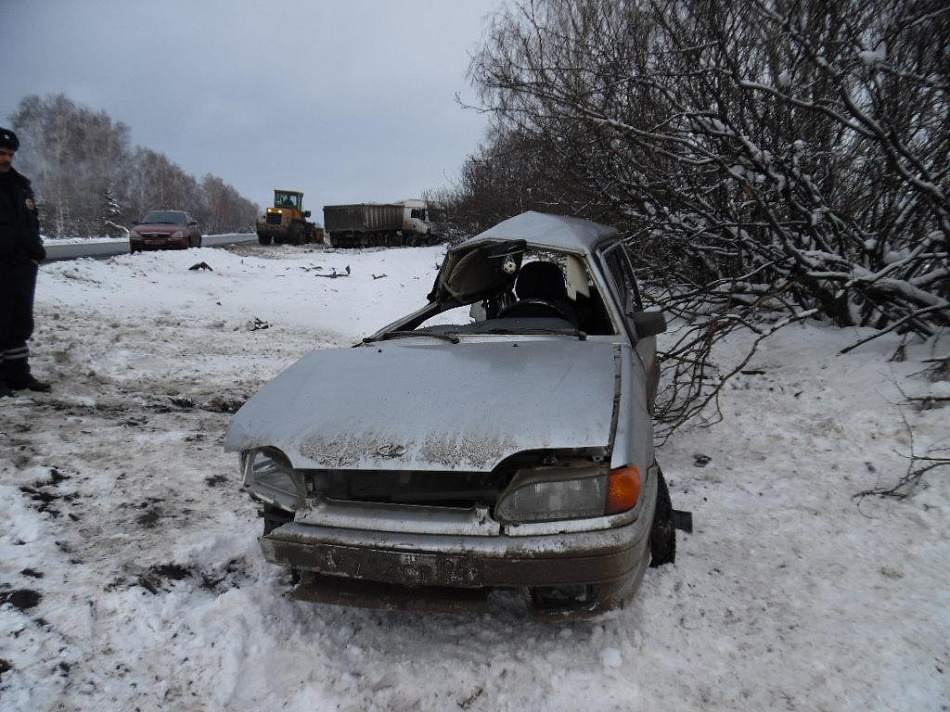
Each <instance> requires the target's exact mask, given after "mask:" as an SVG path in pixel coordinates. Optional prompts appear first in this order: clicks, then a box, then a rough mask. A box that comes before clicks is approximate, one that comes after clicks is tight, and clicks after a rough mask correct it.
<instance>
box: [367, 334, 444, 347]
mask: <svg viewBox="0 0 950 712" xmlns="http://www.w3.org/2000/svg"><path fill="white" fill-rule="evenodd" d="M410 336H431V337H432V338H433V339H442V340H443V341H451V342H452V343H453V344H457V343H458V342H459V337H457V336H455V335H454V334H445V333H442V332H438V331H387V332H386V333H384V334H380V335H379V336H376V337H373V336H367V337H366V338H365V339H363V343H364V344H370V343H372V342H374V341H386V340H387V339H402V338H405V337H410Z"/></svg>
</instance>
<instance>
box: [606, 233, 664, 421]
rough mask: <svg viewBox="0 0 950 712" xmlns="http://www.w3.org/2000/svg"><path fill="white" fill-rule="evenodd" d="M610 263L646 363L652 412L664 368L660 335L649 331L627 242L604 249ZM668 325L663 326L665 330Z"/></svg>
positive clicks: (619, 297)
mask: <svg viewBox="0 0 950 712" xmlns="http://www.w3.org/2000/svg"><path fill="white" fill-rule="evenodd" d="M600 257H601V259H602V260H603V263H604V266H605V267H606V270H605V271H606V276H607V279H608V281H609V282H610V288H611V290H612V291H613V294H614V298H615V300H616V302H617V304H618V305H619V306H620V307H621V311H622V314H623V319H624V323H625V326H626V328H627V333H628V335H629V336H630V340H631V342H633V346H634V349H635V350H636V352H637V355H638V356H639V357H640V361H641V363H642V364H643V370H644V373H645V374H646V378H647V403H648V407H649V409H650V412H651V413H652V412H653V404H654V401H655V399H656V392H657V388H658V387H659V382H660V368H659V364H658V363H657V357H656V335H655V331H654V333H652V334H649V333H645V331H646V330H645V328H644V323H643V322H644V316H643V315H644V314H645V312H644V311H643V301H642V300H641V298H640V290H639V288H638V286H637V280H636V277H635V276H634V272H633V263H632V261H631V259H630V255H629V254H628V253H627V249H626V246H625V245H624V244H623V242H621V241H617V242H615V243H613V244H612V245H610V246H608V247H606V248H605V249H604V250H603V251H601V253H600ZM662 330H664V329H660V331H662Z"/></svg>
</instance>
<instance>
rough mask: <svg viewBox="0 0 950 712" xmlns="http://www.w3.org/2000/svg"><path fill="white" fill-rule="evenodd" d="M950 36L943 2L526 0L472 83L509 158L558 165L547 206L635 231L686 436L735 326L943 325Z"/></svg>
mask: <svg viewBox="0 0 950 712" xmlns="http://www.w3.org/2000/svg"><path fill="white" fill-rule="evenodd" d="M948 43H950V7H948V6H947V5H946V3H945V2H940V1H939V0H860V1H858V0H842V1H841V2H834V3H832V2H826V1H824V0H728V1H726V0H702V1H700V0H642V1H640V2H637V1H635V0H631V1H628V2H614V1H613V0H524V1H523V2H521V3H520V4H518V5H516V6H514V7H511V8H509V9H508V10H506V11H503V12H502V13H501V14H499V15H498V16H496V18H495V20H494V23H493V25H492V28H491V30H490V32H489V34H488V39H487V41H486V44H485V46H484V47H483V49H482V50H481V52H480V53H479V54H478V55H476V57H475V58H474V60H473V63H472V67H471V74H472V78H473V81H474V83H475V84H476V86H477V87H478V88H479V90H480V92H481V99H482V102H483V104H484V107H485V108H487V109H488V110H490V111H492V112H493V114H494V116H495V121H496V125H497V128H496V131H497V134H496V135H497V136H501V137H510V136H518V137H520V143H519V144H517V145H521V146H525V147H527V153H526V154H525V155H524V156H521V157H519V158H518V159H517V160H518V161H520V162H522V163H524V162H527V163H528V164H529V165H533V166H539V165H540V166H546V167H548V168H549V169H550V167H556V168H557V169H559V171H560V172H559V175H558V176H557V178H558V180H557V181H554V182H552V181H550V180H538V181H537V183H538V186H537V187H538V188H539V191H538V193H540V194H535V195H534V196H533V199H534V200H535V201H536V203H538V204H548V205H550V206H551V209H552V210H559V211H563V212H570V213H572V214H577V215H582V216H585V217H590V218H593V219H600V220H603V221H608V222H611V223H612V224H617V225H621V226H622V227H624V229H626V230H628V231H629V235H630V244H631V246H632V247H633V249H634V251H635V253H636V254H637V256H638V259H639V264H640V266H641V274H642V277H643V279H644V281H645V282H646V284H647V286H648V289H647V290H646V291H647V293H648V294H650V295H651V296H652V298H653V300H654V301H655V303H656V304H657V305H658V306H660V307H661V308H662V309H663V310H664V311H666V312H667V313H668V314H669V315H670V316H671V317H674V318H677V320H678V321H679V323H681V324H683V327H682V328H681V329H680V330H679V331H678V332H677V335H676V337H675V338H674V340H673V343H672V345H671V346H670V347H669V348H668V350H667V352H666V354H665V356H666V364H667V379H666V383H667V390H666V392H665V398H664V400H663V403H662V405H661V406H660V410H659V414H660V417H661V419H662V420H664V421H665V422H666V423H667V424H668V425H670V426H672V427H675V425H677V424H679V423H681V422H683V421H684V419H687V418H690V417H693V416H695V415H696V414H698V413H699V412H702V411H703V409H704V407H705V406H706V405H708V404H709V403H711V402H715V399H716V397H717V394H718V391H719V388H720V387H721V384H722V383H723V382H724V379H725V378H727V377H728V375H729V372H730V371H731V370H732V369H731V368H729V369H725V370H723V369H716V368H714V367H713V365H712V363H711V361H710V357H711V353H712V350H713V348H714V346H715V344H716V343H717V341H718V340H719V339H721V338H722V337H723V336H725V335H726V334H728V333H729V332H731V331H733V330H735V329H737V328H743V329H752V330H753V331H755V332H756V333H757V335H758V336H757V338H756V339H755V340H754V344H758V343H759V341H760V340H761V338H765V337H767V336H768V335H769V334H771V333H773V332H774V331H775V330H776V329H778V328H781V327H783V326H785V325H787V324H789V323H793V322H795V321H799V320H801V319H806V318H820V319H826V320H830V321H832V322H834V323H836V324H839V325H860V326H869V327H872V328H874V329H876V330H877V331H876V333H877V334H881V333H886V332H887V331H898V332H901V333H907V334H915V335H919V336H922V337H930V336H933V335H935V334H937V333H938V332H940V331H941V330H943V329H945V328H946V327H947V326H948V325H950V302H948V297H950V269H948V250H950V198H948V191H950V180H948V171H950V161H948V160H947V156H948V155H950V111H948V108H950V101H948V88H950V52H948ZM493 149H494V145H493V146H491V147H490V148H489V149H488V150H487V151H483V154H487V155H488V156H493V152H492V150H493ZM512 156H513V152H512V151H511V150H509V151H507V152H501V155H498V156H497V158H496V159H495V160H493V161H492V162H491V163H490V164H487V165H485V166H484V170H486V171H490V172H491V173H492V174H493V175H494V174H495V172H497V170H498V164H499V163H501V162H504V161H505V160H512ZM521 175H523V176H526V179H527V180H531V179H534V178H539V177H540V176H542V175H543V173H542V172H539V171H534V172H531V171H524V172H522V173H521ZM753 348H754V347H753ZM749 355H750V356H751V354H749Z"/></svg>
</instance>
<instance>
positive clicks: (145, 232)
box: [129, 210, 201, 252]
mask: <svg viewBox="0 0 950 712" xmlns="http://www.w3.org/2000/svg"><path fill="white" fill-rule="evenodd" d="M189 247H201V230H199V229H198V221H197V220H195V219H194V218H193V217H191V215H189V214H188V213H186V212H185V211H184V210H151V211H149V212H147V213H145V217H143V218H142V220H141V221H140V222H137V223H135V227H133V228H132V229H131V230H130V231H129V248H130V249H131V251H132V252H138V251H139V250H162V249H180V250H184V249H187V248H189Z"/></svg>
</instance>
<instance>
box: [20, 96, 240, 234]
mask: <svg viewBox="0 0 950 712" xmlns="http://www.w3.org/2000/svg"><path fill="white" fill-rule="evenodd" d="M11 123H12V126H13V128H14V129H15V130H16V131H17V132H18V133H19V134H20V137H21V142H22V144H21V148H20V153H19V155H18V157H17V162H18V165H19V166H20V167H21V168H22V169H23V172H24V173H25V174H26V175H28V176H29V177H30V178H32V179H33V182H34V188H35V190H36V193H37V197H38V199H39V203H40V208H41V210H40V221H41V229H42V231H43V232H44V233H45V234H48V235H52V236H55V237H63V236H86V235H101V234H103V232H105V231H106V229H109V230H115V229H116V228H115V227H111V226H110V224H111V225H112V226H114V225H120V226H121V225H123V224H124V225H125V226H128V225H131V224H132V222H133V221H134V220H137V219H139V218H140V217H141V216H142V214H143V213H144V212H145V211H147V210H151V209H157V208H170V209H181V210H187V211H189V212H190V213H192V214H193V215H194V216H195V217H196V218H197V219H198V220H199V223H200V224H201V225H202V227H203V229H204V230H205V231H206V232H207V231H208V230H209V229H212V230H214V231H215V232H218V231H220V232H230V231H240V230H248V229H249V228H250V227H251V226H253V224H254V220H255V217H256V214H257V205H256V204H254V203H253V202H251V201H249V200H247V199H245V198H243V197H241V196H240V195H239V194H238V192H237V191H236V190H235V189H234V188H233V187H231V186H230V185H228V184H227V183H225V182H224V181H222V180H221V179H220V178H217V177H215V176H213V175H207V176H205V178H204V179H203V180H202V182H201V183H200V184H199V183H198V182H197V181H196V180H195V179H194V178H193V177H192V176H190V175H188V174H187V173H186V172H185V171H184V170H182V168H180V167H179V166H177V165H176V164H175V163H173V162H172V161H170V160H169V159H168V157H167V156H165V155H164V154H162V153H160V152H157V151H152V150H149V149H146V148H138V147H134V148H133V147H132V146H131V145H130V139H129V128H128V126H126V125H125V124H123V123H122V122H119V121H113V120H112V119H111V118H110V117H109V116H108V114H106V113H105V112H102V111H99V112H96V111H93V110H92V109H88V108H86V107H83V106H80V105H78V104H76V103H75V102H73V101H72V100H70V99H69V98H68V97H66V96H64V95H62V94H59V95H51V96H48V97H46V98H42V97H39V96H28V97H26V98H24V99H23V100H21V101H20V104H19V105H18V107H17V110H16V111H15V112H14V114H13V116H12V117H11Z"/></svg>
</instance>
